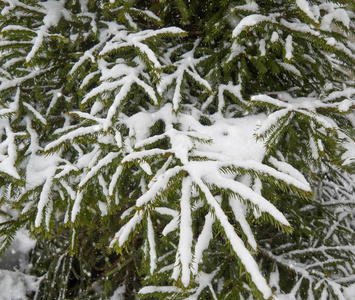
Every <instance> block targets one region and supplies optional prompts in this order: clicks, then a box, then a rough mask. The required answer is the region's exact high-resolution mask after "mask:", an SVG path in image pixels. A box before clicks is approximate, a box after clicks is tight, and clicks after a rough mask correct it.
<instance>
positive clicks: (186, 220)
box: [178, 177, 193, 287]
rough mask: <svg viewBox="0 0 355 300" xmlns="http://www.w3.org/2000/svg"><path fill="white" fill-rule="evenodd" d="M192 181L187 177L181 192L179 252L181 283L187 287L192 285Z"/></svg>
mask: <svg viewBox="0 0 355 300" xmlns="http://www.w3.org/2000/svg"><path fill="white" fill-rule="evenodd" d="M191 185H192V181H191V178H190V177H186V178H184V179H183V181H182V191H181V194H182V195H181V199H180V203H181V213H180V238H179V247H178V252H179V254H180V262H181V282H182V284H183V285H184V286H185V287H188V286H189V284H190V273H191V270H190V264H191V261H192V253H191V247H192V241H193V234H192V218H191V204H190V194H191Z"/></svg>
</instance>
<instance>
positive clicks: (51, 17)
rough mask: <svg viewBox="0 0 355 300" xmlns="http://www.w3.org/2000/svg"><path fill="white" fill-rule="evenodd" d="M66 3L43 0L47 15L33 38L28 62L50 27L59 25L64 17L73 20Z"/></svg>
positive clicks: (27, 58) (42, 3)
mask: <svg viewBox="0 0 355 300" xmlns="http://www.w3.org/2000/svg"><path fill="white" fill-rule="evenodd" d="M64 4H65V3H64V1H54V0H48V1H46V2H41V5H42V6H43V7H44V8H45V17H44V18H43V25H42V26H41V27H40V28H39V29H38V30H37V37H36V38H35V39H34V40H33V47H32V49H31V51H30V52H29V53H28V55H27V57H26V62H30V61H31V60H32V58H33V57H34V56H35V55H36V53H37V51H38V50H39V48H40V47H41V46H42V44H43V40H44V38H45V37H46V35H47V31H48V29H49V28H50V27H53V26H57V25H58V22H59V20H60V19H61V18H62V17H64V18H65V19H66V20H67V21H71V20H72V18H71V16H70V13H69V12H68V11H67V10H66V9H65V8H64Z"/></svg>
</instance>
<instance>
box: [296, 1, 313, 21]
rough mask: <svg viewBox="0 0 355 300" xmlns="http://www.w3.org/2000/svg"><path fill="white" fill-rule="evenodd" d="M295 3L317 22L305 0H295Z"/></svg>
mask: <svg viewBox="0 0 355 300" xmlns="http://www.w3.org/2000/svg"><path fill="white" fill-rule="evenodd" d="M296 4H297V6H298V8H299V9H300V10H302V11H303V12H304V13H305V14H306V15H307V16H308V17H309V18H310V19H312V20H313V21H314V22H316V23H318V20H317V19H316V18H315V16H314V14H313V12H312V8H311V7H310V5H309V2H308V1H307V0H296Z"/></svg>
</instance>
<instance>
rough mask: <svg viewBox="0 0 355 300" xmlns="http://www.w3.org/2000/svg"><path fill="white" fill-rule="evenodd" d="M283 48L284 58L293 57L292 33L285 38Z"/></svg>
mask: <svg viewBox="0 0 355 300" xmlns="http://www.w3.org/2000/svg"><path fill="white" fill-rule="evenodd" d="M285 50H286V55H285V57H286V59H287V60H291V59H292V57H293V45H292V35H288V36H287V38H286V44H285Z"/></svg>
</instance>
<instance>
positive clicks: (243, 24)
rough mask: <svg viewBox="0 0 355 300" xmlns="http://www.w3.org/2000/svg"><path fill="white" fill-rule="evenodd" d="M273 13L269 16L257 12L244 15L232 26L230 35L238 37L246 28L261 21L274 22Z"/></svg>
mask: <svg viewBox="0 0 355 300" xmlns="http://www.w3.org/2000/svg"><path fill="white" fill-rule="evenodd" d="M275 17H276V15H275V14H272V15H270V16H263V15H259V14H253V15H249V16H247V17H245V18H244V19H242V20H241V21H240V22H239V24H238V25H237V26H236V27H235V28H234V30H233V33H232V37H233V38H236V37H238V36H239V35H240V34H241V33H242V32H243V31H244V30H245V29H246V28H248V27H252V26H255V25H257V24H259V23H262V22H274V21H275Z"/></svg>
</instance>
